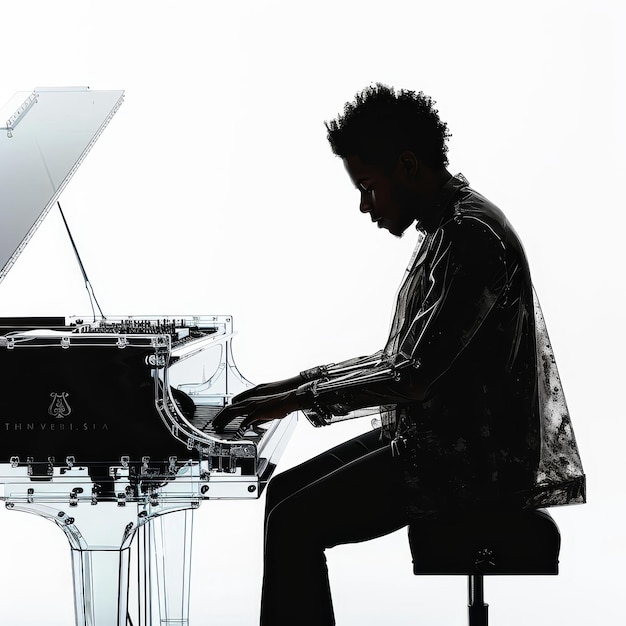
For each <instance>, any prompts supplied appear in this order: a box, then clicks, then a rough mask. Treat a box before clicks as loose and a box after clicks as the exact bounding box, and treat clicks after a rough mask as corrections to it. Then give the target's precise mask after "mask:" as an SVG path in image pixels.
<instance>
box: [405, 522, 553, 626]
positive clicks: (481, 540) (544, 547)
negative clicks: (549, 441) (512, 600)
mask: <svg viewBox="0 0 626 626" xmlns="http://www.w3.org/2000/svg"><path fill="white" fill-rule="evenodd" d="M409 545H410V547H411V554H412V557H413V573H414V574H416V575H418V576H419V575H433V574H435V575H437V574H443V575H458V574H463V575H466V576H468V581H469V589H468V591H469V605H468V615H469V625H470V626H487V624H488V605H487V604H485V602H484V595H483V594H484V585H483V583H484V581H483V577H484V576H496V575H507V574H508V575H515V576H520V575H538V574H543V575H545V574H548V575H556V574H558V563H559V549H560V546H561V537H560V534H559V529H558V527H557V525H556V523H555V522H554V520H553V519H552V517H550V515H548V513H546V511H544V510H526V511H485V512H472V513H469V514H464V515H459V516H450V517H446V518H443V519H442V518H437V519H422V520H417V521H415V522H413V523H411V524H410V525H409Z"/></svg>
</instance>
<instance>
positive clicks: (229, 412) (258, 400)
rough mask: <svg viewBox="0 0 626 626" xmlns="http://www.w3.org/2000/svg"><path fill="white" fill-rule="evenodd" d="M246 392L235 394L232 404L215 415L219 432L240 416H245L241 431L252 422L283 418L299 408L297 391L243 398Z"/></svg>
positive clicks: (214, 420)
mask: <svg viewBox="0 0 626 626" xmlns="http://www.w3.org/2000/svg"><path fill="white" fill-rule="evenodd" d="M249 391H252V390H249ZM244 394H247V392H244V393H243V394H239V395H238V396H235V398H234V399H233V402H232V404H230V405H229V406H227V407H224V408H223V409H222V410H221V411H220V412H219V413H218V414H217V415H216V416H215V418H214V419H213V428H215V430H216V431H217V432H218V433H219V432H223V430H224V428H225V427H226V426H227V424H230V422H232V421H233V420H235V419H237V418H239V417H243V418H244V419H243V421H242V422H241V425H240V426H239V431H240V432H244V431H245V430H246V429H247V428H248V427H249V426H250V425H251V424H254V423H256V422H268V421H271V420H275V419H282V418H283V417H286V416H287V415H289V414H290V413H293V412H294V411H297V410H298V401H297V398H296V392H295V391H287V392H284V393H277V394H273V395H262V396H258V397H252V398H251V397H244V398H243V399H241V396H243V395H244Z"/></svg>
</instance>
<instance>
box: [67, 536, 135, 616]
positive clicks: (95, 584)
mask: <svg viewBox="0 0 626 626" xmlns="http://www.w3.org/2000/svg"><path fill="white" fill-rule="evenodd" d="M129 553H130V549H129V548H126V549H124V550H76V549H72V572H73V574H74V608H75V612H76V624H77V625H78V626H82V625H83V624H85V625H89V626H92V625H94V626H98V625H99V624H120V625H122V626H125V625H126V624H127V620H126V613H127V611H128V572H129V565H130V559H129Z"/></svg>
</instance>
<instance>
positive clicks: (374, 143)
mask: <svg viewBox="0 0 626 626" xmlns="http://www.w3.org/2000/svg"><path fill="white" fill-rule="evenodd" d="M434 105H435V102H434V101H433V100H432V99H431V98H430V97H428V96H425V95H424V94H423V93H422V92H421V91H420V92H418V93H415V92H414V91H408V90H405V89H400V90H399V91H395V90H394V89H393V88H392V87H388V86H386V85H383V84H381V83H376V84H375V85H372V86H370V87H366V88H365V89H363V90H362V91H361V92H359V93H357V94H356V96H355V98H354V102H347V103H346V104H345V106H344V109H343V114H342V115H339V116H338V117H337V119H335V120H332V121H330V122H325V125H326V129H327V131H328V141H329V142H330V145H331V148H332V150H333V152H334V153H335V154H336V155H337V156H340V157H342V158H344V157H347V156H358V157H359V158H360V159H361V160H362V161H363V162H364V163H368V164H370V165H380V166H382V167H383V168H385V169H386V170H387V171H391V170H392V169H393V168H394V167H395V164H396V162H397V159H398V156H399V155H400V154H401V153H402V152H403V151H404V150H411V151H412V152H413V153H414V154H415V156H416V157H417V158H418V159H421V160H422V161H424V163H426V164H427V165H428V166H429V167H431V168H433V169H441V168H443V167H445V166H446V165H447V164H448V157H447V152H448V147H447V145H446V141H447V139H448V137H450V136H451V135H450V132H449V131H448V126H447V125H446V124H445V123H444V122H442V121H441V120H440V119H439V112H438V111H437V109H435V108H434Z"/></svg>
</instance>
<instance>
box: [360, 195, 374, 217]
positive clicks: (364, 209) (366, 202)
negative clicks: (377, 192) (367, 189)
mask: <svg viewBox="0 0 626 626" xmlns="http://www.w3.org/2000/svg"><path fill="white" fill-rule="evenodd" d="M372 208H373V207H372V199H371V198H370V197H369V195H365V194H361V202H360V204H359V210H360V211H361V213H371V212H372Z"/></svg>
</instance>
